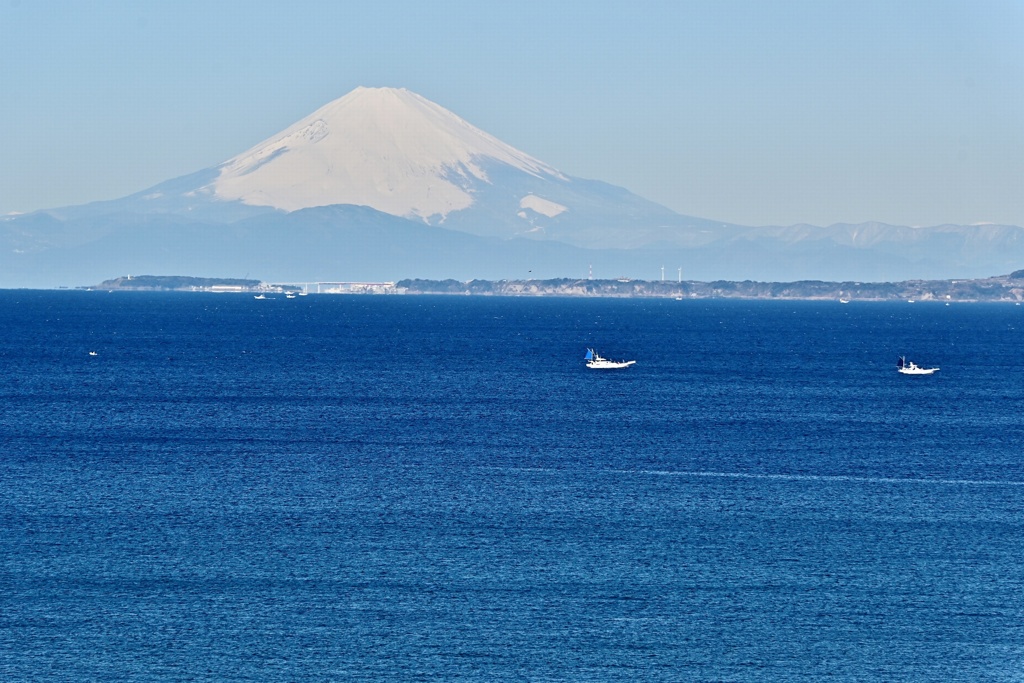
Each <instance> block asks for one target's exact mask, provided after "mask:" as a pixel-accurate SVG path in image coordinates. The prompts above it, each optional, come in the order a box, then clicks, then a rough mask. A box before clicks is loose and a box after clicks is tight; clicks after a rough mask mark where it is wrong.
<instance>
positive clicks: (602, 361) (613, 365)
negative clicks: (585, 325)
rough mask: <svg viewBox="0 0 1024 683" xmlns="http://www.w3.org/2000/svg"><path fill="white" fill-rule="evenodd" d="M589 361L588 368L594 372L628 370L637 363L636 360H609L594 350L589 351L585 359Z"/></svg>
mask: <svg viewBox="0 0 1024 683" xmlns="http://www.w3.org/2000/svg"><path fill="white" fill-rule="evenodd" d="M583 358H584V360H586V361H587V367H588V368H591V369H592V370H616V369H619V368H628V367H629V366H630V365H633V364H634V363H636V361H635V360H620V361H615V360H608V359H607V358H603V357H601V355H600V354H598V353H597V351H595V350H594V349H587V355H586V356H584V357H583Z"/></svg>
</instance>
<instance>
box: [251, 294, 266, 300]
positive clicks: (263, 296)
mask: <svg viewBox="0 0 1024 683" xmlns="http://www.w3.org/2000/svg"><path fill="white" fill-rule="evenodd" d="M266 298H267V295H266V294H257V295H256V296H254V297H253V299H266Z"/></svg>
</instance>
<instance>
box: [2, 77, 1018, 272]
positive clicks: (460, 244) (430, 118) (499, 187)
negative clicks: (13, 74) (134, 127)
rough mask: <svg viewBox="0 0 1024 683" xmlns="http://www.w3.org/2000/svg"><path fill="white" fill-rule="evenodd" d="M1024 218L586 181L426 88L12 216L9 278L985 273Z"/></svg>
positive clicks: (1009, 250)
mask: <svg viewBox="0 0 1024 683" xmlns="http://www.w3.org/2000/svg"><path fill="white" fill-rule="evenodd" d="M1022 263H1024V229H1022V228H1019V227H1016V226H1001V225H975V226H955V225H944V226H936V227H931V228H909V227H901V226H889V225H883V224H878V223H868V224H861V225H833V226H830V227H827V228H822V227H814V226H805V225H798V226H790V227H784V228H783V227H766V228H754V227H745V226H739V225H732V224H728V223H723V222H721V221H715V220H711V219H705V218H696V217H691V216H684V215H680V214H678V213H675V212H673V211H671V210H669V209H668V208H666V207H664V206H661V205H658V204H656V203H654V202H651V201H648V200H646V199H644V198H642V197H640V196H637V195H636V194H633V193H631V192H629V191H628V190H625V189H623V188H621V187H615V186H613V185H609V184H607V183H604V182H600V181H597V180H585V179H581V178H574V177H571V176H569V175H567V174H565V173H562V172H561V171H559V170H557V169H555V168H553V167H552V166H550V165H548V164H546V163H545V162H543V161H541V160H538V159H536V158H534V157H532V156H530V155H528V154H526V153H524V152H522V151H520V150H517V149H515V148H513V147H511V146H510V145H508V144H506V143H504V142H502V141H500V140H498V139H497V138H495V137H494V136H492V135H490V134H488V133H486V132H484V131H482V130H480V129H478V128H476V127H474V126H473V125H471V124H470V123H468V122H466V121H465V120H463V119H461V118H460V117H458V116H457V115H455V114H453V113H452V112H450V111H448V110H446V109H444V108H443V107H441V106H440V105H438V104H436V103H433V102H431V101H429V100H427V99H425V98H423V97H421V96H419V95H417V94H415V93H413V92H410V91H408V90H404V89H395V88H357V89H356V90H354V91H352V92H350V93H349V94H347V95H345V96H344V97H341V98H339V99H337V100H335V101H333V102H330V103H328V104H327V105H325V106H323V107H322V108H320V109H318V110H317V111H315V112H313V113H312V114H310V115H309V116H307V117H305V118H303V119H301V120H299V121H297V122H296V123H295V124H293V125H292V126H290V127H288V128H286V129H285V130H283V131H281V132H280V133H278V134H276V135H273V136H271V137H270V138H268V139H267V140H265V141H263V142H261V143H259V144H257V145H255V146H254V147H252V148H250V149H248V150H246V151H244V152H242V153H241V154H239V155H237V156H235V157H232V158H231V159H228V160H227V161H225V162H223V163H222V164H220V165H218V166H216V167H213V168H209V169H205V170H201V171H197V172H196V173H193V174H190V175H187V176H183V177H181V178H176V179H173V180H169V181H167V182H165V183H161V184H159V185H157V186H155V187H152V188H149V189H146V190H142V191H140V192H138V193H136V194H134V195H131V196H128V197H125V198H123V199H119V200H113V201H105V202H96V203H92V204H86V205H82V206H72V207H64V208H60V209H53V210H48V211H39V212H34V213H30V214H26V215H18V216H8V217H5V218H3V219H0V286H3V287H56V286H77V285H83V284H88V283H92V282H98V281H100V280H102V279H105V278H106V277H109V276H110V275H111V274H112V273H131V272H135V273H155V274H182V275H194V276H206V277H238V278H244V277H249V276H253V277H258V278H259V279H263V280H270V281H316V280H321V281H330V280H348V281H351V280H398V279H402V278H431V279H445V278H455V279H459V280H469V279H474V278H476V279H511V278H524V277H527V276H528V275H530V276H532V277H547V278H551V277H582V276H584V275H586V274H589V273H592V272H596V273H597V274H598V276H599V277H606V278H608V277H619V276H627V277H632V278H646V279H651V278H652V277H653V276H654V274H655V273H657V272H658V270H659V269H660V268H661V267H663V266H665V267H668V268H669V270H670V272H671V271H672V270H675V269H677V268H680V267H681V268H683V269H684V271H685V273H686V276H687V278H688V279H702V280H720V279H731V280H745V279H754V280H769V281H772V280H773V281H788V280H801V279H819V280H861V281H881V280H905V279H911V278H931V279H938V278H950V277H965V278H966V277H987V276H993V275H999V274H1003V273H1008V272H1011V271H1013V270H1016V269H1018V268H1019V267H1020V265H1021V264H1022Z"/></svg>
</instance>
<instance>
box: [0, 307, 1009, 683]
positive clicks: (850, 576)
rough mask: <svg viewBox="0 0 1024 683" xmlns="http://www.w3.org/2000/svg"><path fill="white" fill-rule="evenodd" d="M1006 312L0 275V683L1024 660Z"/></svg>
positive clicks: (562, 675)
mask: <svg viewBox="0 0 1024 683" xmlns="http://www.w3.org/2000/svg"><path fill="white" fill-rule="evenodd" d="M1022 330H1024V308H1022V307H1017V306H1012V305H1006V304H957V305H952V306H943V305H942V304H939V303H928V302H918V303H916V304H912V305H911V304H908V303H860V302H853V303H851V304H849V305H840V304H838V302H780V301H772V302H755V301H715V300H699V301H698V300H687V301H675V300H660V299H659V300H655V299H624V300H614V299H575V298H558V299H546V298H489V297H431V296H404V297H403V296H391V297H384V296H381V297H373V296H328V295H319V296H318V295H313V296H308V297H300V298H297V299H285V298H284V297H283V296H278V297H277V298H268V299H267V300H265V301H256V300H254V299H253V297H252V296H251V295H241V294H239V295H233V294H219V295H218V294H184V293H180V294H178V293H173V294H172V293H168V294H156V293H153V294H147V293H126V292H118V293H109V294H108V293H106V292H77V291H53V292H44V291H16V290H8V291H0V369H2V374H0V400H2V403H0V405H2V411H0V520H2V523H0V680H4V681H129V680H130V681H423V680H442V681H821V680H831V681H858V682H864V681H901V682H907V681H972V682H977V681H1017V680H1022V679H1024V505H1022V501H1024V466H1022V462H1024V360H1022V355H1021V347H1022V344H1021V341H1022ZM588 347H593V348H595V349H597V351H598V352H600V353H601V354H602V355H604V356H606V357H610V358H614V359H620V358H624V359H631V360H632V359H635V360H636V361H637V363H636V365H634V366H632V367H630V368H628V369H626V370H620V371H594V370H588V369H587V368H586V367H585V366H584V361H583V356H584V353H585V351H586V349H587V348H588ZM90 352H91V353H93V354H95V355H90ZM900 356H906V357H907V358H908V360H913V361H915V362H916V363H918V364H919V365H925V366H939V367H940V368H941V370H940V371H939V372H937V373H936V374H935V375H932V376H926V377H908V376H903V375H900V374H898V373H897V372H896V361H897V359H898V358H899V357H900Z"/></svg>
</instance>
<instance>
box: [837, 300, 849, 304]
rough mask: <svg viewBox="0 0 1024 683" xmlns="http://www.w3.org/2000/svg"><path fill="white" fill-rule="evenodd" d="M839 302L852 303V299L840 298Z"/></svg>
mask: <svg viewBox="0 0 1024 683" xmlns="http://www.w3.org/2000/svg"><path fill="white" fill-rule="evenodd" d="M839 303H841V304H848V303H850V300H849V299H840V300H839Z"/></svg>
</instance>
